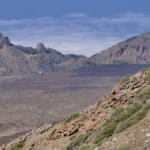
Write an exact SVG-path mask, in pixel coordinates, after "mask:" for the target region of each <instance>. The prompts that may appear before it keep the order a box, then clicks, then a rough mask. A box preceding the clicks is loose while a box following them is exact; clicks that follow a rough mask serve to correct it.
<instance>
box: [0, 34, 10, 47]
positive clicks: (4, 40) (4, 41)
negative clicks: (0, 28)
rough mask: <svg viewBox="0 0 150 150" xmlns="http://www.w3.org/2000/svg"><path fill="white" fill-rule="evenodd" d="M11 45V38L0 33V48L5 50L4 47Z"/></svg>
mask: <svg viewBox="0 0 150 150" xmlns="http://www.w3.org/2000/svg"><path fill="white" fill-rule="evenodd" d="M10 45H11V43H10V40H9V38H8V37H5V36H3V34H2V33H0V48H4V47H7V46H10Z"/></svg>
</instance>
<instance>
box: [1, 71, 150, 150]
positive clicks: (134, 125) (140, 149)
mask: <svg viewBox="0 0 150 150" xmlns="http://www.w3.org/2000/svg"><path fill="white" fill-rule="evenodd" d="M149 99H150V69H143V70H142V71H140V72H138V73H137V74H135V75H134V76H131V77H125V78H123V79H122V80H121V81H120V82H119V83H118V84H117V85H116V86H115V87H114V88H113V89H112V91H111V92H110V93H108V94H107V95H106V96H104V97H103V98H101V100H100V101H99V102H98V103H97V104H95V105H93V106H91V107H89V108H88V109H87V110H85V111H83V112H81V113H75V114H73V115H71V116H70V117H68V118H66V119H65V120H63V121H61V122H59V123H57V124H54V125H45V126H43V127H41V128H39V129H37V130H33V131H32V132H30V133H27V134H26V135H24V136H22V137H20V138H18V139H16V140H14V141H13V142H11V143H9V144H8V145H3V146H2V147H3V149H4V150H14V149H15V148H18V149H23V150H29V149H32V150H54V149H58V150H66V149H67V150H94V149H100V150H101V149H103V150H121V149H123V148H124V149H128V150H130V149H131V150H145V149H146V150H148V149H149V146H150V100H149Z"/></svg>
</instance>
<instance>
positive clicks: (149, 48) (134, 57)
mask: <svg viewBox="0 0 150 150" xmlns="http://www.w3.org/2000/svg"><path fill="white" fill-rule="evenodd" d="M90 62H91V63H94V64H97V65H98V64H122V63H128V64H150V33H146V34H142V35H139V36H135V37H132V38H130V39H128V40H126V41H123V42H121V43H118V44H116V45H114V46H112V47H111V48H109V49H107V50H104V51H102V52H101V53H98V54H96V55H94V56H92V57H91V58H90Z"/></svg>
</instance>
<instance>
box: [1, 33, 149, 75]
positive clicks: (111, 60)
mask: <svg viewBox="0 0 150 150" xmlns="http://www.w3.org/2000/svg"><path fill="white" fill-rule="evenodd" d="M103 64H106V65H108V64H150V33H146V34H142V35H139V36H136V37H132V38H130V39H128V40H126V41H123V42H121V43H118V44H116V45H115V46H113V47H111V48H109V49H107V50H104V51H102V52H100V53H98V54H95V55H93V56H91V57H89V58H87V57H85V56H83V55H74V54H68V55H64V54H62V53H60V52H58V51H57V50H55V49H51V48H47V47H45V46H44V44H43V43H38V44H37V47H36V48H32V47H23V46H18V45H14V44H12V43H11V42H10V40H9V38H8V37H5V36H3V35H2V34H0V75H2V76H3V75H18V74H31V73H45V72H54V71H70V70H71V71H72V70H77V69H80V68H84V67H86V66H100V65H103Z"/></svg>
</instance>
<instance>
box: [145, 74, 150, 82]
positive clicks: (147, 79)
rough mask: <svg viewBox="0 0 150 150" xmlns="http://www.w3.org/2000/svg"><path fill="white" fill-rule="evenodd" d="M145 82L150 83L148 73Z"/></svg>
mask: <svg viewBox="0 0 150 150" xmlns="http://www.w3.org/2000/svg"><path fill="white" fill-rule="evenodd" d="M144 80H145V81H146V82H148V83H150V75H147V76H146V77H145V79H144Z"/></svg>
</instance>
